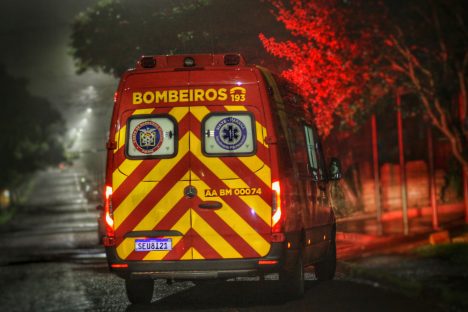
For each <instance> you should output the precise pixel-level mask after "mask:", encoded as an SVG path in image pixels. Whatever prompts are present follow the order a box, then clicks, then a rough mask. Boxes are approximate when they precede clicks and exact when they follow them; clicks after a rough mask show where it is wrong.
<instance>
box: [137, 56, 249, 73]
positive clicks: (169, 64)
mask: <svg viewBox="0 0 468 312" xmlns="http://www.w3.org/2000/svg"><path fill="white" fill-rule="evenodd" d="M240 66H246V62H245V59H244V57H243V56H242V55H241V54H240V53H221V54H180V55H153V56H145V55H143V56H141V57H140V58H139V59H138V61H137V63H136V68H135V70H137V71H140V70H148V69H179V70H197V69H201V68H206V67H218V68H219V67H231V68H232V67H240Z"/></svg>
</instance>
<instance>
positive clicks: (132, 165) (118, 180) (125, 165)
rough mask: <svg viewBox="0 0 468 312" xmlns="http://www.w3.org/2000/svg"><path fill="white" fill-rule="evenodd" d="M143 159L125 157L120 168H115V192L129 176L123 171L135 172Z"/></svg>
mask: <svg viewBox="0 0 468 312" xmlns="http://www.w3.org/2000/svg"><path fill="white" fill-rule="evenodd" d="M141 162H142V160H129V159H125V160H124V161H123V162H122V164H121V165H120V167H119V169H116V170H114V172H113V173H112V189H113V191H114V192H115V191H116V190H117V189H118V188H119V186H120V185H122V183H123V181H125V179H126V178H127V177H128V176H127V175H125V174H123V173H122V172H133V171H134V170H135V169H136V168H137V167H138V166H139V165H140V164H141Z"/></svg>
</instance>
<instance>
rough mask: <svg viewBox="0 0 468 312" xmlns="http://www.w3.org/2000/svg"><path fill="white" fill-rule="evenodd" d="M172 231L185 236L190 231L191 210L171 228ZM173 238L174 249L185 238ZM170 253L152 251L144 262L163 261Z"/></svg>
mask: <svg viewBox="0 0 468 312" xmlns="http://www.w3.org/2000/svg"><path fill="white" fill-rule="evenodd" d="M171 230H176V231H179V232H181V233H182V234H183V235H185V234H186V233H187V232H188V230H190V210H187V212H186V213H185V214H184V216H183V217H182V218H180V219H179V221H177V223H176V224H174V226H173V227H172V228H171ZM171 238H172V249H174V248H175V246H177V244H178V243H179V242H180V241H181V240H182V238H183V236H171ZM168 253H169V251H150V252H149V253H148V254H147V255H146V256H145V257H144V258H143V260H161V259H162V258H164V257H165V256H166V255H167V254H168Z"/></svg>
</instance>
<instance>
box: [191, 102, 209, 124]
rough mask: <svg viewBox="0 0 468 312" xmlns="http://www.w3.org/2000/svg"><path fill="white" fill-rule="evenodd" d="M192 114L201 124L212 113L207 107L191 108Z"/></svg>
mask: <svg viewBox="0 0 468 312" xmlns="http://www.w3.org/2000/svg"><path fill="white" fill-rule="evenodd" d="M190 113H191V114H192V115H194V116H195V118H197V119H198V121H200V122H201V121H202V120H203V118H205V116H206V115H208V114H209V113H211V111H210V110H209V109H208V108H206V106H194V107H191V108H190Z"/></svg>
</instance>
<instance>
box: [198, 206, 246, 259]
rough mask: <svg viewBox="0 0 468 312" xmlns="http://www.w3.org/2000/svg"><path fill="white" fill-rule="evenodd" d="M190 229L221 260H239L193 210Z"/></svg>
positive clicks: (238, 256)
mask: <svg viewBox="0 0 468 312" xmlns="http://www.w3.org/2000/svg"><path fill="white" fill-rule="evenodd" d="M192 228H193V230H195V231H196V232H197V233H198V235H200V236H201V237H202V238H203V239H204V240H205V241H206V242H207V243H208V244H209V245H210V246H211V247H212V248H213V249H214V250H216V252H217V253H218V254H220V255H221V257H223V258H241V257H242V255H241V254H239V253H238V252H237V250H235V249H234V248H233V247H232V246H231V245H230V244H229V243H228V242H227V241H226V240H225V239H224V238H223V237H222V236H221V235H219V233H218V232H216V231H215V230H214V229H213V228H212V227H211V226H210V225H209V224H208V223H207V222H206V221H205V220H203V218H202V217H200V215H198V214H197V213H196V212H195V210H192Z"/></svg>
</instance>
